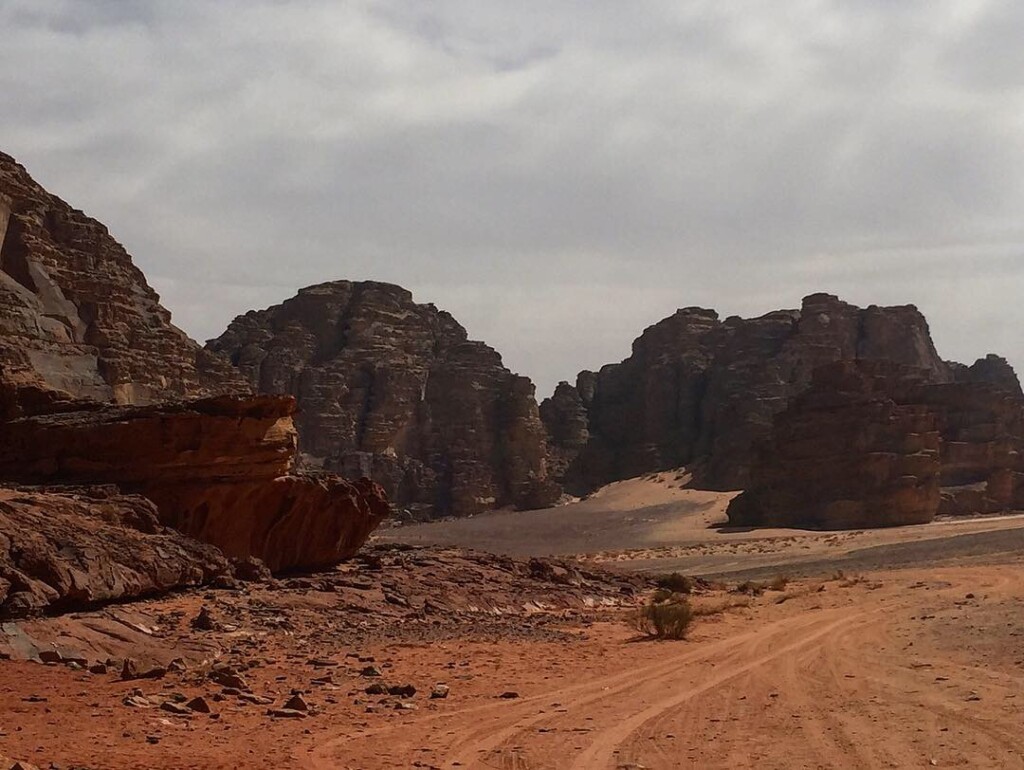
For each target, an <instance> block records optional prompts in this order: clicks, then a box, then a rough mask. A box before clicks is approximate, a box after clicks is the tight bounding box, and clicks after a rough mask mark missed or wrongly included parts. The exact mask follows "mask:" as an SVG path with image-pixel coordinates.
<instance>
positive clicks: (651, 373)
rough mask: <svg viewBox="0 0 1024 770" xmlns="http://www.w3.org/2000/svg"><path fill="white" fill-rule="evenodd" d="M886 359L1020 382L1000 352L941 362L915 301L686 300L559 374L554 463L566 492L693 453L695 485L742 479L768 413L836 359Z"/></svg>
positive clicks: (728, 485) (552, 403)
mask: <svg viewBox="0 0 1024 770" xmlns="http://www.w3.org/2000/svg"><path fill="white" fill-rule="evenodd" d="M856 360H866V361H873V360H877V361H890V362H893V363H896V364H900V365H905V366H910V367H914V368H916V369H919V370H922V371H923V372H925V376H926V377H927V378H928V380H929V381H930V382H935V383H948V382H953V381H962V382H977V381H987V382H999V383H1001V384H1002V386H1003V387H1006V388H1012V387H1016V389H1017V390H1018V392H1019V389H1020V386H1019V384H1018V383H1017V380H1016V376H1015V375H1014V373H1013V371H1012V369H1011V368H1010V367H1009V365H1008V364H1006V362H1005V361H1004V360H1002V359H999V358H997V357H994V356H992V357H989V358H986V359H982V360H981V361H979V362H978V363H976V364H975V365H974V366H972V367H966V366H962V365H959V364H949V363H946V362H944V361H943V360H942V359H941V358H940V357H939V355H938V353H937V352H936V350H935V347H934V345H933V344H932V341H931V336H930V334H929V330H928V324H927V321H926V320H925V318H924V316H923V315H921V313H920V312H919V311H918V310H917V308H915V307H914V306H912V305H906V306H899V307H878V306H874V305H873V306H871V307H868V308H858V307H856V306H854V305H851V304H848V303H846V302H843V301H841V300H840V299H839V298H837V297H834V296H831V295H828V294H814V295H811V296H809V297H806V298H805V299H804V301H803V303H802V307H801V308H800V310H780V311H776V312H772V313H768V314H767V315H764V316H761V317H760V318H753V319H742V318H738V317H730V318H727V319H725V320H724V321H722V320H720V319H719V317H718V314H717V313H715V312H714V311H712V310H706V309H702V308H685V309H682V310H679V311H678V312H676V313H675V314H674V315H673V316H670V317H669V318H666V319H664V320H663V321H660V322H659V323H657V324H655V325H654V326H651V327H649V328H648V329H646V330H645V331H644V333H643V334H642V335H641V336H640V337H639V338H638V339H637V340H636V341H635V342H634V343H633V351H632V354H631V355H630V357H629V358H627V359H626V360H624V361H622V362H621V363H618V364H609V365H607V366H604V367H602V368H601V370H600V371H599V372H596V373H595V372H581V373H580V375H579V376H578V377H577V381H576V384H575V385H569V384H567V383H562V384H561V385H559V387H558V388H557V390H556V391H555V394H554V396H552V398H550V399H547V400H545V401H544V402H543V403H542V404H541V407H540V411H541V415H542V416H543V418H544V422H545V426H546V428H547V431H548V436H549V442H550V444H551V446H552V450H551V456H552V466H553V467H554V468H557V469H558V471H559V473H560V476H559V478H560V480H561V481H563V483H564V484H565V485H566V487H567V488H568V489H569V490H571V491H573V492H577V493H580V492H585V491H588V490H590V489H593V488H594V487H596V486H599V485H601V484H604V483H607V482H609V481H612V480H615V479H621V478H628V477H631V476H636V475H640V474H642V473H645V472H648V471H653V470H662V469H666V468H672V467H676V466H681V465H690V466H692V467H693V470H694V473H695V482H696V485H697V486H701V487H704V488H709V489H722V490H727V489H742V488H745V487H746V486H747V485H748V484H749V483H750V481H751V475H750V469H751V466H752V464H753V462H754V457H755V447H756V446H757V444H758V442H759V441H761V440H763V439H765V438H767V436H768V435H769V433H770V431H771V428H772V424H773V419H774V417H775V416H776V415H777V414H778V413H780V412H782V411H783V410H785V409H786V408H787V407H788V406H789V405H790V403H791V402H792V401H793V399H794V398H796V396H798V395H799V394H800V393H802V392H803V391H804V390H806V389H807V388H808V387H809V386H810V384H811V382H812V377H813V373H814V371H815V370H816V369H817V368H818V367H820V366H822V365H825V364H829V363H832V362H836V361H856Z"/></svg>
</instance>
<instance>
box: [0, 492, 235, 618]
mask: <svg viewBox="0 0 1024 770" xmlns="http://www.w3.org/2000/svg"><path fill="white" fill-rule="evenodd" d="M229 571H230V568H229V565H228V561H227V559H225V558H224V556H223V555H222V554H221V553H220V551H218V550H217V549H216V548H214V547H213V546H211V545H206V544H204V543H199V542H197V541H195V540H193V539H192V538H189V537H185V536H184V535H182V534H180V533H178V532H175V531H174V530H173V529H166V528H164V527H161V526H160V525H159V523H158V522H157V512H156V507H155V506H154V505H153V503H151V502H150V501H149V500H146V499H145V498H142V497H138V496H135V495H121V494H119V493H118V492H117V490H116V489H111V488H105V489H104V488H95V487H94V488H89V489H66V490H59V491H58V490H40V489H15V488H11V487H2V486H0V620H4V619H7V618H13V617H24V616H27V615H35V614H38V613H41V612H58V611H64V610H70V609H79V608H82V607H83V606H87V605H89V604H92V603H94V602H106V601H115V600H119V601H124V600H128V599H136V598H140V597H144V596H150V595H154V594H159V593H165V592H167V591H170V590H172V589H177V588H186V587H189V586H198V585H203V584H205V583H208V582H209V581H210V580H212V579H213V578H215V577H219V576H221V575H225V574H227V573H228V572H229Z"/></svg>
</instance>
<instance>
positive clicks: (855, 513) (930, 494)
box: [729, 361, 941, 529]
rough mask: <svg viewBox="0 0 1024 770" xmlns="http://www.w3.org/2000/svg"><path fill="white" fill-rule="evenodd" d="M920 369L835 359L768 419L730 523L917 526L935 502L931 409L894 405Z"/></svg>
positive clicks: (935, 439) (937, 477)
mask: <svg viewBox="0 0 1024 770" xmlns="http://www.w3.org/2000/svg"><path fill="white" fill-rule="evenodd" d="M914 375H918V376H919V375H920V372H919V371H918V370H913V369H910V370H909V371H908V369H907V368H901V367H897V366H893V365H889V364H875V363H874V362H854V361H842V362H839V363H836V364H832V365H827V366H823V367H821V368H819V369H818V370H816V371H815V373H814V380H813V383H812V385H811V387H810V389H809V390H807V391H806V392H805V393H803V394H801V395H800V396H798V397H797V398H796V399H794V401H793V403H792V404H791V405H790V406H789V407H788V408H787V409H786V410H784V411H783V412H781V413H780V414H778V415H777V416H776V418H775V424H774V429H773V431H772V433H771V437H770V439H768V440H766V441H765V442H763V444H762V446H761V447H760V451H759V453H758V455H757V458H756V460H755V462H754V464H753V467H752V470H751V474H750V475H751V480H750V485H749V487H748V489H747V490H746V491H745V492H743V493H742V494H741V495H739V496H738V497H736V498H734V499H733V501H732V502H731V503H730V505H729V524H730V525H731V526H761V527H808V528H813V529H854V528H861V527H882V526H895V525H898V524H921V523H925V522H928V521H931V520H932V519H933V518H934V516H935V514H936V512H937V511H938V507H939V487H940V469H941V464H940V461H939V442H940V435H939V426H938V418H937V416H936V414H935V412H934V411H933V410H931V409H929V408H928V407H927V406H924V405H919V404H905V403H899V401H901V400H903V399H900V398H899V396H900V395H902V393H901V391H902V390H903V389H905V388H906V387H907V386H906V382H905V379H904V378H910V379H912V378H913V377H914Z"/></svg>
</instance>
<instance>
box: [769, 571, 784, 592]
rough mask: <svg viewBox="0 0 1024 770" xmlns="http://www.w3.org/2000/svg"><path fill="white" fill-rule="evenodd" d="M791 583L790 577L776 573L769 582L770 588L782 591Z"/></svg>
mask: <svg viewBox="0 0 1024 770" xmlns="http://www.w3.org/2000/svg"><path fill="white" fill-rule="evenodd" d="M787 585H789V578H788V577H786V576H785V575H776V576H775V577H773V578H772V579H771V580H770V581H769V582H768V590H770V591H782V590H783V589H785V587H786V586H787Z"/></svg>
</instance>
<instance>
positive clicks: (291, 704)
mask: <svg viewBox="0 0 1024 770" xmlns="http://www.w3.org/2000/svg"><path fill="white" fill-rule="evenodd" d="M283 708H284V709H285V710H291V711H309V704H308V703H306V701H305V699H304V698H303V697H302V696H301V695H299V694H295V695H293V696H292V697H290V698H289V699H288V700H287V701H285V704H284V706H283Z"/></svg>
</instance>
